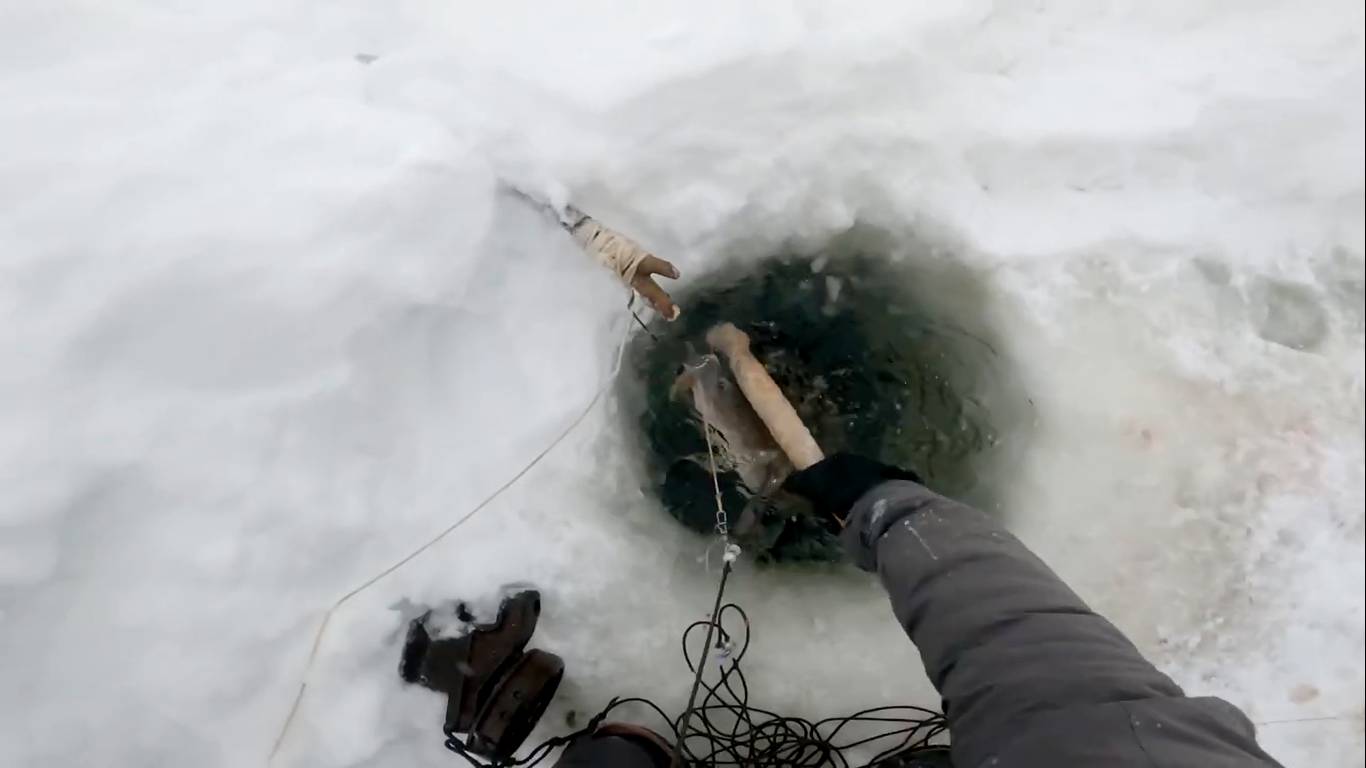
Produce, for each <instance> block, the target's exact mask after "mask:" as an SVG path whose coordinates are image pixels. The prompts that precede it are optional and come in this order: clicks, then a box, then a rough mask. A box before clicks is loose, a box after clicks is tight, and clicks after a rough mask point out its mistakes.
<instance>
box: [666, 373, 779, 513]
mask: <svg viewBox="0 0 1366 768" xmlns="http://www.w3.org/2000/svg"><path fill="white" fill-rule="evenodd" d="M672 395H673V396H674V397H676V398H683V397H687V399H688V400H689V401H690V402H691V403H692V407H693V410H694V411H695V412H696V413H697V415H698V417H699V418H701V419H702V420H703V421H704V422H705V423H706V424H710V425H711V426H712V428H713V430H714V431H713V433H712V434H713V441H714V442H713V445H714V447H715V448H716V453H717V456H716V461H717V469H718V470H721V471H726V470H734V471H735V472H736V474H738V475H739V476H740V482H741V483H742V484H743V485H744V486H745V488H746V489H747V490H748V491H749V492H750V495H751V497H766V496H768V495H769V494H771V493H773V492H774V491H777V490H778V488H779V487H780V486H781V485H782V484H783V480H785V479H786V478H787V476H788V474H789V473H791V472H792V464H791V462H789V461H788V459H787V456H786V455H784V454H783V452H782V449H780V448H779V447H778V444H777V442H775V441H774V440H773V436H772V435H771V434H769V431H768V428H767V427H765V426H764V422H763V421H762V420H761V419H760V418H759V415H758V414H757V413H755V412H754V408H753V407H751V406H750V404H749V401H748V400H746V399H745V396H744V393H742V392H741V391H740V388H739V387H738V386H737V385H736V384H735V381H734V380H733V379H731V378H730V374H729V372H728V371H726V368H725V366H724V365H722V363H721V360H720V358H718V357H717V356H716V355H714V354H702V355H693V356H692V357H690V358H689V359H688V360H687V361H686V362H684V364H683V371H682V373H680V374H679V375H678V378H677V379H675V380H674V384H673V389H672ZM705 462H706V457H705V456H702V457H700V462H699V463H702V466H704V467H705V466H706V463H705ZM761 507H762V505H760V504H748V505H746V507H745V510H744V512H743V514H742V515H741V518H740V521H739V522H738V523H737V525H736V533H738V534H744V533H745V532H746V531H748V530H749V529H750V528H752V527H753V526H754V524H755V523H756V522H758V521H757V516H758V515H759V514H760V509H761Z"/></svg>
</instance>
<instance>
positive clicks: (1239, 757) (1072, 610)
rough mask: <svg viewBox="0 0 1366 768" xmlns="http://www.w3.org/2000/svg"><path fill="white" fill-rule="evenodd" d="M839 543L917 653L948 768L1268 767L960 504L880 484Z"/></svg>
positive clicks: (1245, 729)
mask: <svg viewBox="0 0 1366 768" xmlns="http://www.w3.org/2000/svg"><path fill="white" fill-rule="evenodd" d="M844 537H845V543H846V546H847V547H848V549H849V550H850V554H851V556H852V557H853V559H854V561H855V562H856V563H857V564H858V565H859V566H860V567H862V568H864V569H865V570H870V571H876V572H877V573H878V575H879V576H880V577H881V579H882V584H883V586H884V587H885V588H886V589H887V594H888V596H889V597H890V598H891V603H892V609H893V612H894V613H895V614H896V617H897V619H898V620H900V622H901V625H902V626H903V627H904V628H905V629H906V633H907V634H908V635H910V638H911V641H912V642H913V643H915V645H916V647H917V648H918V649H919V650H920V655H921V658H922V659H923V661H924V663H925V671H926V673H927V674H928V675H929V678H930V681H931V682H932V683H934V686H935V688H937V689H938V690H939V693H940V695H941V697H942V698H943V700H944V711H945V715H946V716H947V718H948V721H949V731H950V733H951V736H952V740H953V743H952V751H953V759H954V764H955V765H957V766H959V767H960V768H975V766H982V765H1000V766H1023V767H1026V768H1033V767H1034V766H1040V767H1042V766H1089V765H1104V766H1143V767H1144V768H1154V767H1155V766H1161V767H1165V766H1201V767H1202V768H1203V767H1205V766H1209V767H1211V768H1217V767H1218V766H1275V765H1277V763H1276V761H1275V760H1273V759H1272V758H1271V757H1269V756H1268V755H1267V754H1266V753H1265V752H1263V751H1262V749H1261V748H1260V747H1259V746H1258V745H1257V741H1256V737H1255V735H1254V732H1253V727H1252V723H1251V722H1249V721H1248V719H1247V717H1246V716H1244V715H1243V713H1242V712H1240V711H1239V710H1238V709H1237V708H1236V707H1234V706H1233V705H1231V704H1229V703H1227V702H1225V701H1222V700H1220V699H1214V698H1201V699H1192V698H1187V697H1186V696H1185V694H1184V693H1183V692H1182V690H1181V688H1180V687H1178V686H1177V685H1176V684H1175V683H1173V682H1172V681H1171V679H1170V678H1168V677H1167V676H1166V675H1164V674H1162V673H1161V672H1159V671H1157V669H1156V668H1154V667H1153V665H1152V664H1150V663H1148V661H1147V660H1145V659H1144V658H1143V656H1142V655H1141V654H1140V653H1139V652H1138V650H1137V649H1136V648H1135V647H1134V646H1133V644H1132V643H1130V642H1129V641H1128V639H1126V638H1125V637H1124V635H1123V634H1121V633H1120V631H1119V630H1118V629H1116V628H1115V626H1114V625H1113V624H1111V623H1110V622H1108V621H1106V620H1105V619H1103V618H1101V617H1100V616H1098V615H1096V614H1095V613H1094V612H1093V611H1092V610H1091V609H1090V608H1088V607H1087V606H1086V604H1085V603H1084V602H1082V600H1081V598H1079V597H1077V595H1076V594H1075V593H1074V592H1072V590H1071V589H1068V587H1067V585H1065V584H1063V583H1062V581H1061V580H1060V579H1059V578H1058V577H1057V575H1055V574H1054V573H1053V572H1052V571H1051V570H1049V568H1048V566H1046V565H1044V564H1043V562H1042V561H1041V560H1039V559H1038V558H1037V557H1035V556H1034V554H1033V553H1032V552H1030V551H1029V550H1028V549H1027V548H1026V547H1025V546H1024V544H1022V543H1020V541H1019V540H1018V539H1016V538H1015V537H1014V536H1012V535H1011V534H1010V533H1008V532H1006V531H1005V530H1004V529H1003V528H1002V527H1001V526H1000V525H999V524H997V523H996V522H995V521H994V520H992V519H991V518H989V517H987V516H986V515H984V514H982V513H980V512H978V511H976V510H974V509H972V508H971V507H967V506H965V505H963V504H959V503H957V502H954V501H951V500H949V499H946V498H944V497H942V496H939V495H937V494H935V493H933V492H932V491H929V490H928V489H926V488H924V487H923V486H920V485H917V484H916V483H911V482H906V481H891V482H887V483H883V484H882V485H879V486H877V487H876V488H874V489H873V490H871V491H869V492H868V493H867V494H865V495H864V496H863V498H861V499H860V500H859V502H858V503H857V504H855V505H854V508H853V510H851V512H850V516H849V520H848V527H847V528H846V529H845V532H844Z"/></svg>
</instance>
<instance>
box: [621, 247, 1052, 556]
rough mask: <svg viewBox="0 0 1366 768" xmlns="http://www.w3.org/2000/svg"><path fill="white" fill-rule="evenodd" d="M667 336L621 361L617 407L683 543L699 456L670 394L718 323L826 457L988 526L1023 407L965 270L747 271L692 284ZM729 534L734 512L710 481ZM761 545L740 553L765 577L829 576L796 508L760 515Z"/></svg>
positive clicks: (736, 494) (740, 500) (879, 264)
mask: <svg viewBox="0 0 1366 768" xmlns="http://www.w3.org/2000/svg"><path fill="white" fill-rule="evenodd" d="M676 298H678V299H679V300H680V303H681V305H682V306H683V307H684V312H683V315H682V317H680V318H679V320H678V321H676V322H674V323H663V322H655V323H653V324H652V325H651V326H650V330H651V332H652V333H654V334H655V336H656V337H657V339H651V338H649V337H648V336H646V335H645V334H637V335H636V337H635V338H634V339H633V341H632V343H631V345H630V346H629V347H628V350H627V362H626V373H627V374H628V375H627V376H625V377H624V379H625V380H626V382H627V383H626V384H624V385H623V400H624V402H625V403H626V404H627V406H628V413H629V416H628V418H630V419H632V420H633V422H634V426H635V427H636V428H637V429H638V430H639V433H640V436H641V439H642V442H643V444H644V449H645V451H646V453H647V457H648V461H647V465H648V468H649V473H650V474H649V477H650V480H649V484H650V486H651V488H650V489H651V490H652V491H653V492H655V493H656V494H657V495H658V496H659V498H660V499H661V501H662V502H663V505H664V507H665V508H666V509H667V510H668V511H669V513H670V514H671V515H673V516H674V517H675V518H676V519H678V520H679V521H680V522H682V523H683V524H684V525H686V526H687V527H688V528H691V529H693V530H695V531H698V532H703V533H704V532H709V531H711V530H712V528H713V525H714V523H715V502H714V500H713V496H712V487H711V480H710V475H709V473H708V472H707V470H706V469H705V468H704V467H705V466H706V460H705V458H706V443H705V441H704V438H703V434H702V431H701V426H700V423H699V422H698V420H697V418H696V417H695V416H694V414H693V412H692V409H691V407H690V405H689V404H688V403H687V402H685V401H680V400H676V399H672V398H671V397H670V387H671V385H672V384H673V381H674V378H675V376H676V375H677V373H678V369H679V365H680V363H681V362H682V361H683V360H684V359H685V358H686V357H687V356H688V344H689V343H691V344H692V345H693V347H694V348H696V349H698V350H703V349H705V348H706V345H705V342H704V341H703V336H704V335H705V333H706V331H707V329H708V328H710V327H712V326H713V325H714V324H716V323H717V322H720V321H722V320H729V321H730V322H733V323H735V324H736V325H738V326H739V327H740V328H741V329H742V330H744V331H746V332H747V333H748V334H749V335H750V337H751V340H752V349H753V351H754V353H755V356H756V357H758V358H759V360H761V361H762V362H763V363H764V365H765V367H766V368H767V369H768V371H769V373H770V375H772V376H773V379H774V380H775V381H776V382H777V384H778V385H779V387H781V388H782V390H783V392H784V394H786V395H787V397H788V399H789V400H790V401H791V402H792V404H793V406H794V407H795V408H796V410H797V412H798V414H800V415H801V417H802V420H803V421H804V422H805V423H806V425H807V427H808V428H810V430H811V432H812V435H813V436H814V437H815V438H816V441H817V442H818V443H819V444H820V446H821V448H822V449H823V450H824V451H825V452H826V454H827V455H829V454H831V453H835V452H837V451H852V452H855V453H860V454H863V455H866V456H871V457H875V458H879V459H881V460H882V461H886V462H888V463H892V464H898V465H900V466H906V467H911V468H913V469H915V470H916V471H917V472H918V473H920V475H921V476H922V477H923V478H924V479H925V481H926V483H927V484H929V485H930V486H931V487H932V488H934V489H935V490H937V491H939V492H941V493H944V494H946V495H949V496H953V497H955V498H960V499H963V500H965V501H968V502H970V503H973V504H975V505H977V506H978V507H980V508H983V509H986V510H988V511H990V510H992V509H993V508H995V506H996V494H995V488H994V486H993V483H992V482H991V477H992V476H993V473H995V472H997V471H998V470H999V469H1000V467H1001V465H1002V464H1003V463H1009V461H1008V459H1009V458H1010V454H1011V452H1010V451H1008V450H1004V449H1003V446H1004V445H1006V444H1007V442H1009V444H1010V445H1018V444H1019V441H1018V440H1011V441H1005V440H1003V436H1005V435H1016V436H1017V435H1018V433H1020V432H1021V431H1022V430H1023V429H1024V428H1025V425H1026V424H1027V423H1028V421H1029V420H1030V419H1031V418H1032V415H1031V413H1030V410H1031V409H1030V405H1029V403H1028V399H1027V398H1026V397H1025V395H1024V394H1023V393H1022V392H1019V391H1018V390H1017V389H1015V388H1013V387H1012V386H1011V383H1010V382H1011V381H1012V379H1011V377H1010V375H1009V373H1010V372H1009V371H1007V370H1005V369H1006V365H1005V362H1004V361H1003V360H1002V358H1001V356H1000V355H999V354H998V352H997V345H996V344H994V343H993V341H992V339H991V336H990V333H989V332H988V331H987V330H986V328H985V323H984V321H983V320H982V319H981V318H982V317H983V316H984V312H983V311H982V310H983V309H984V308H985V305H986V301H987V296H986V295H985V292H984V291H983V290H982V288H981V286H980V284H979V282H978V281H977V280H976V279H975V278H974V277H973V276H972V275H971V274H970V273H968V272H967V271H965V270H962V269H961V268H954V267H951V266H945V265H943V264H939V265H937V266H934V267H926V266H921V267H916V266H913V265H907V264H898V263H893V262H891V261H889V260H888V259H885V258H881V257H877V256H872V255H868V254H865V253H860V252H858V251H856V250H847V251H846V252H843V253H838V252H837V253H835V254H833V255H832V254H829V253H827V254H822V255H818V256H816V257H814V258H812V257H799V256H787V257H784V256H778V257H774V258H771V259H768V260H765V261H759V262H747V263H745V264H743V265H737V266H735V267H732V268H730V269H724V270H722V271H720V272H717V273H714V274H712V275H710V276H708V277H706V278H704V279H702V280H700V281H698V282H695V283H693V284H692V285H691V286H690V287H689V289H688V290H686V291H684V292H681V293H679V294H678V295H677V296H676ZM721 480H722V489H723V499H724V502H725V505H726V509H727V511H728V512H729V514H730V516H731V519H732V521H734V520H735V517H736V515H737V514H738V511H739V510H741V509H742V508H744V507H745V505H746V504H747V503H748V502H749V500H748V499H747V496H746V491H745V489H744V487H743V486H742V485H740V483H739V481H738V477H737V476H736V475H735V474H734V473H731V472H727V473H725V474H724V475H723V476H722V478H721ZM762 502H763V504H764V506H763V507H762V509H764V513H763V523H762V530H761V532H759V533H757V534H756V535H755V536H753V537H751V539H750V540H749V541H743V542H741V543H742V545H745V546H746V549H747V550H748V552H749V554H750V555H753V556H757V557H758V559H759V560H761V561H766V562H803V561H807V562H810V561H823V562H829V561H835V560H838V559H840V556H841V554H840V553H841V550H840V548H839V546H838V543H837V541H836V540H835V537H834V535H833V534H832V533H831V532H830V531H828V530H827V528H826V525H825V523H824V522H823V521H821V520H819V519H818V518H817V517H816V516H815V515H814V514H812V513H811V511H810V510H809V509H808V508H807V507H806V505H805V504H804V503H803V502H801V501H800V500H798V499H794V498H792V497H790V496H786V495H784V494H776V495H774V496H773V497H771V498H769V499H764V500H762Z"/></svg>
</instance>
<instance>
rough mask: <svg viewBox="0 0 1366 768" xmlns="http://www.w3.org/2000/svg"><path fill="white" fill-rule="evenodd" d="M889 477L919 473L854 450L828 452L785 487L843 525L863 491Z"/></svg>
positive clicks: (790, 478)
mask: <svg viewBox="0 0 1366 768" xmlns="http://www.w3.org/2000/svg"><path fill="white" fill-rule="evenodd" d="M887 480H911V481H914V482H917V483H919V482H920V477H919V476H918V475H916V473H914V472H911V471H909V470H905V469H901V468H899V467H893V466H890V465H887V464H883V463H881V462H878V461H873V460H872V459H869V458H865V457H863V456H855V455H854V454H852V453H837V454H835V455H834V456H827V457H826V458H825V459H823V460H821V461H820V462H818V463H816V464H813V465H811V466H809V467H807V468H806V469H803V470H801V471H800V472H794V473H792V474H791V475H788V477H787V480H786V481H785V482H784V483H783V489H784V490H786V491H789V492H791V493H795V494H797V495H798V496H801V497H803V498H805V499H806V500H808V501H810V502H811V503H812V505H814V506H815V507H816V512H817V513H819V514H820V515H821V516H823V517H826V518H828V519H830V520H833V521H834V522H837V523H839V525H840V527H844V521H845V518H847V517H848V516H849V509H850V508H851V507H853V506H854V502H856V501H858V500H859V498H860V497H861V496H863V494H865V493H867V492H868V491H870V490H872V489H873V486H875V485H879V484H881V483H883V482H884V481H887Z"/></svg>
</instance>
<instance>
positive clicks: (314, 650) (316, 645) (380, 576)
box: [266, 241, 639, 765]
mask: <svg viewBox="0 0 1366 768" xmlns="http://www.w3.org/2000/svg"><path fill="white" fill-rule="evenodd" d="M628 242H629V241H628ZM636 263H637V264H638V263H639V260H637V261H636ZM632 269H634V265H633V266H632ZM626 307H627V312H628V314H629V313H630V309H631V302H628V303H627V305H626ZM624 328H625V330H624V331H623V333H622V336H621V341H620V342H619V343H618V344H617V352H616V359H615V360H614V362H613V364H612V369H611V370H610V371H609V372H608V374H607V378H606V379H605V380H604V381H603V383H602V386H600V387H598V390H597V392H595V393H593V397H592V399H590V400H589V401H588V404H587V405H585V406H584V408H583V410H582V411H580V412H579V415H578V416H576V417H574V420H573V421H571V422H569V425H568V426H566V427H565V428H564V430H563V431H562V432H560V434H559V435H558V436H556V437H555V439H554V440H552V441H550V444H549V445H547V446H546V447H545V448H543V449H542V450H541V452H540V453H538V454H536V455H535V456H534V457H533V458H532V459H531V461H530V462H528V463H527V464H526V466H524V467H522V468H521V469H520V470H518V471H517V472H516V474H514V475H513V476H512V477H510V478H508V479H507V481H506V482H504V483H503V484H502V485H500V486H498V488H496V489H495V490H494V491H493V493H490V494H489V495H488V496H486V497H484V500H483V501H480V502H479V503H478V504H476V505H474V507H472V508H471V509H470V510H469V511H468V512H466V513H465V514H463V515H461V516H460V517H459V518H458V519H457V520H456V521H455V522H453V523H451V524H450V525H448V526H446V528H445V529H444V530H442V531H441V532H440V533H438V534H436V535H435V536H433V537H432V538H430V539H428V540H427V541H426V542H425V543H424V544H422V545H421V546H419V547H418V548H417V549H414V550H413V551H411V552H409V553H408V554H406V555H404V556H403V557H401V558H399V559H398V560H397V561H395V562H394V563H393V564H392V565H390V566H389V567H387V568H385V569H384V570H382V571H380V572H379V573H377V574H375V575H374V576H371V577H370V578H369V579H366V580H365V581H364V582H363V583H362V584H361V585H360V586H358V587H356V588H355V589H352V590H351V591H350V592H347V593H346V594H344V595H342V596H341V597H339V598H337V600H336V602H334V603H332V605H331V607H329V608H328V609H327V610H326V611H325V612H324V613H323V618H322V622H321V623H319V624H318V631H317V633H316V634H315V635H314V636H313V646H312V647H311V648H310V649H309V651H308V660H307V661H306V662H305V663H304V673H303V678H302V679H301V680H300V681H299V691H298V693H296V694H295V695H294V703H293V704H292V705H290V708H289V714H287V715H286V716H285V720H284V722H283V723H282V724H281V726H280V733H279V735H278V736H276V737H275V744H274V745H273V746H272V747H271V749H270V756H269V757H268V758H267V760H266V762H267V765H273V764H274V762H275V757H276V755H278V754H279V752H280V747H281V746H283V745H284V742H285V737H286V736H288V735H289V729H290V726H292V725H293V724H294V717H295V716H296V715H297V714H298V713H299V708H300V706H301V705H302V704H303V700H304V694H305V693H306V692H307V691H308V679H309V677H311V676H312V674H313V665H314V663H315V662H316V661H317V659H318V651H319V650H320V649H321V648H322V642H323V635H324V634H325V633H326V632H327V625H328V622H330V621H331V620H332V615H333V614H334V613H336V612H337V610H338V609H340V608H341V607H342V606H343V605H345V604H346V603H347V601H349V600H350V599H351V598H353V597H355V596H356V595H359V594H360V593H362V592H364V591H365V590H367V589H369V588H370V587H372V586H374V585H375V584H377V583H379V582H380V581H382V580H384V578H385V577H387V576H389V575H390V574H392V573H394V572H395V571H397V570H398V569H400V568H402V567H403V566H405V565H407V564H408V563H410V562H412V561H413V560H415V559H416V558H417V557H418V556H419V555H421V554H422V553H423V552H426V551H427V550H429V549H431V548H432V547H433V546H435V545H436V544H437V542H439V541H441V540H442V539H444V538H446V537H447V536H449V535H450V534H451V533H452V532H453V531H454V530H455V529H456V528H459V527H460V526H462V525H464V524H465V523H467V522H469V521H470V519H472V518H473V517H474V516H475V515H476V514H478V513H479V512H481V511H482V510H483V509H484V508H485V507H487V506H488V505H489V504H492V503H493V501H494V500H495V499H497V498H498V497H499V496H501V495H503V493H504V492H506V491H507V490H508V489H509V488H511V487H512V486H514V485H516V484H517V481H518V480H521V479H522V478H523V477H524V476H526V474H527V473H528V472H530V471H531V470H532V469H533V468H534V467H535V466H536V465H537V464H539V463H540V462H541V459H544V458H545V457H546V456H547V455H549V454H550V452H551V451H553V450H555V447H556V446H558V445H559V444H560V443H562V442H564V439H565V438H567V437H569V435H570V434H571V433H572V432H573V431H574V430H575V429H577V428H578V426H579V425H580V424H582V423H583V420H584V419H586V418H588V414H589V413H591V412H592V411H593V407H594V406H596V405H597V404H598V401H599V400H601V399H602V396H603V394H605V393H606V392H607V388H608V387H609V386H611V384H612V382H613V381H614V380H615V379H616V377H617V374H618V373H620V372H621V360H622V357H623V355H624V354H625V351H626V341H627V339H629V338H630V333H631V324H630V323H629V322H627V323H625V324H624Z"/></svg>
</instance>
